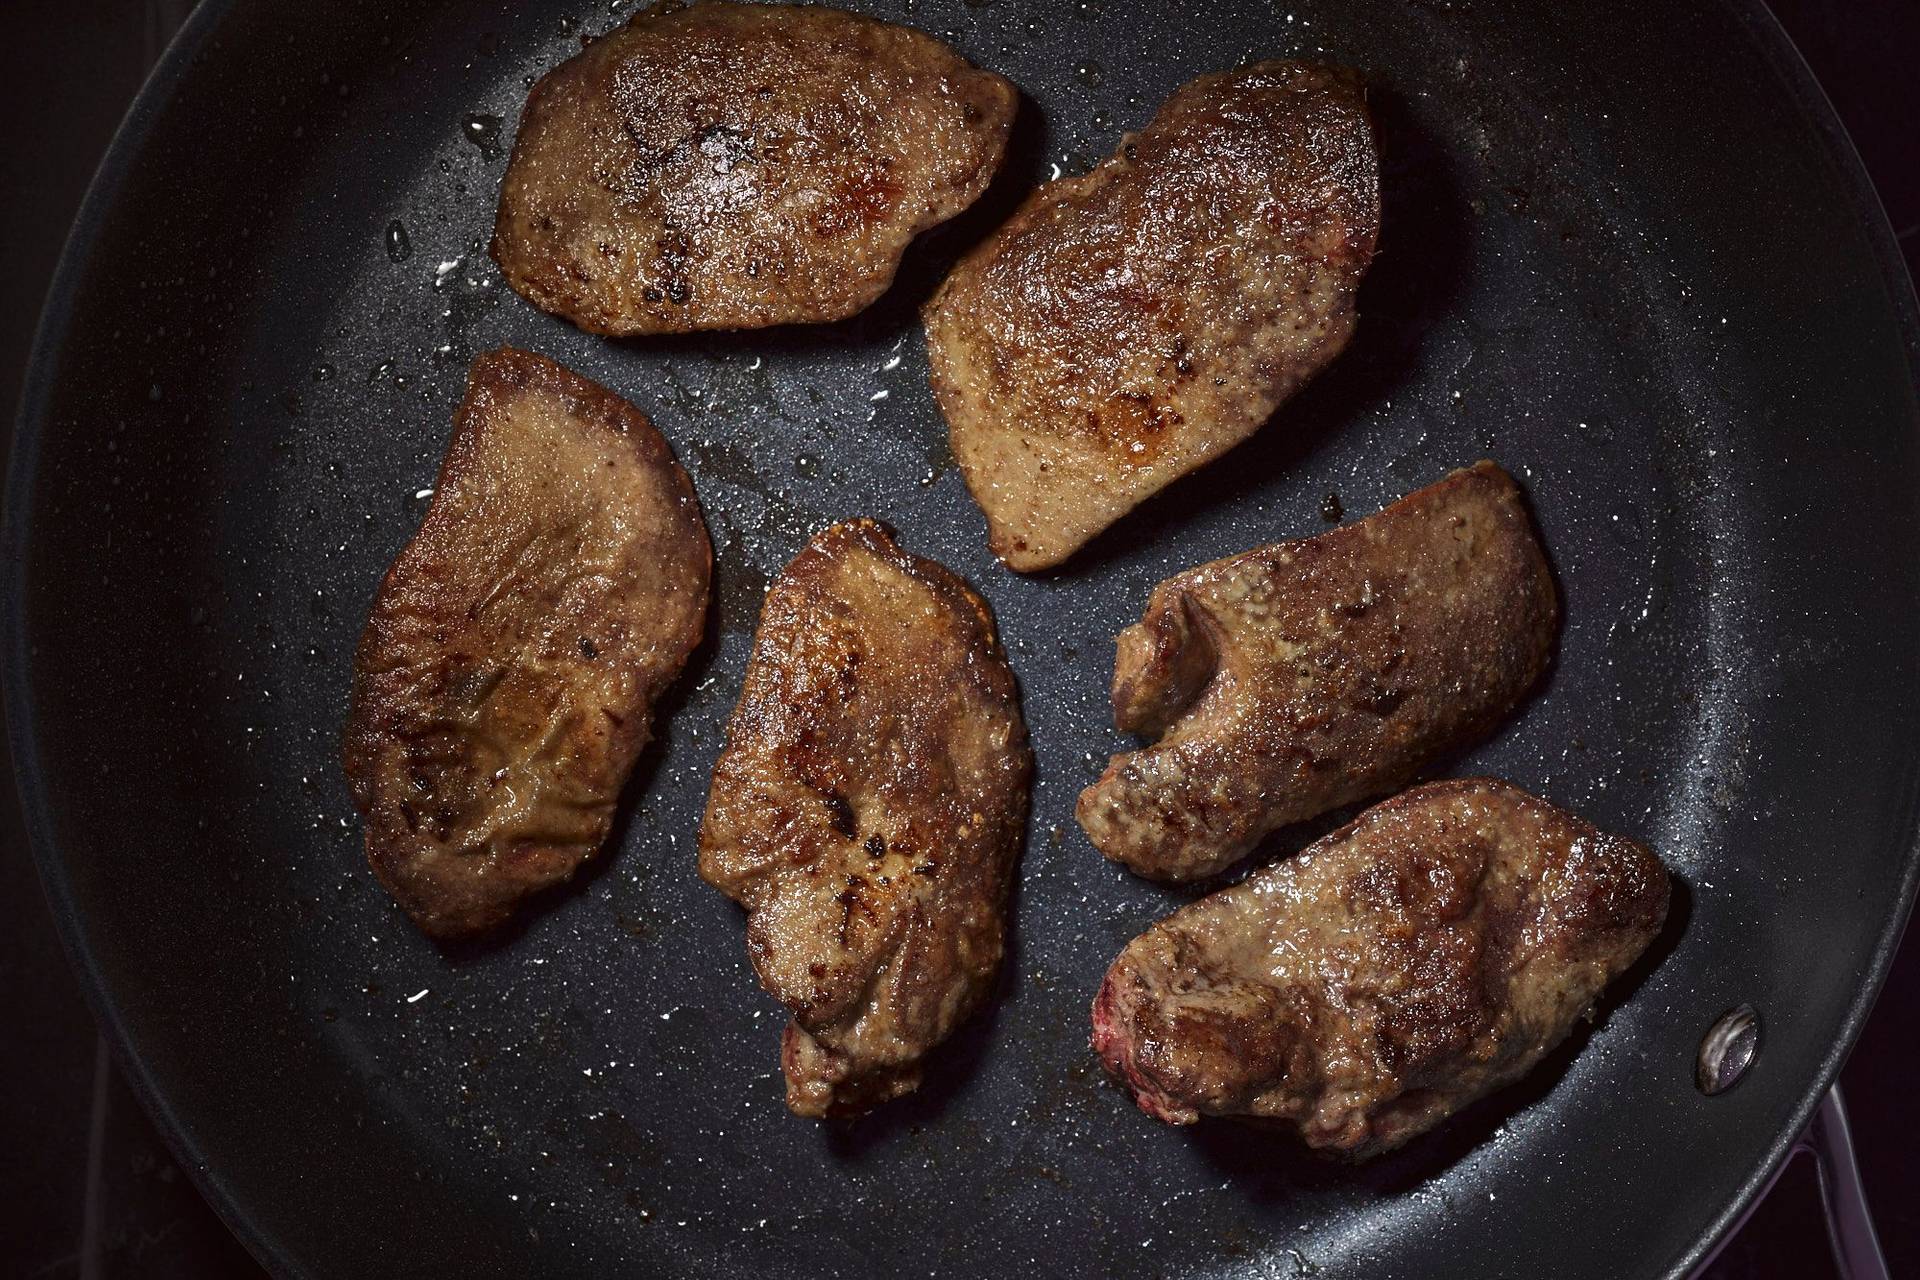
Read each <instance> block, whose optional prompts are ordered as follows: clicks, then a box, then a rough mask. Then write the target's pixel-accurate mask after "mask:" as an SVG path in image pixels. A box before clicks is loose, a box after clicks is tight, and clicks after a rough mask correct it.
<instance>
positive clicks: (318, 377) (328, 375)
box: [313, 364, 335, 382]
mask: <svg viewBox="0 0 1920 1280" xmlns="http://www.w3.org/2000/svg"><path fill="white" fill-rule="evenodd" d="M334 372H335V370H334V367H333V366H332V365H330V364H323V365H319V366H316V367H315V369H314V371H313V380H314V381H315V382H332V381H333V375H334Z"/></svg>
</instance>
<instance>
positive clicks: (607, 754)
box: [345, 349, 713, 937]
mask: <svg viewBox="0 0 1920 1280" xmlns="http://www.w3.org/2000/svg"><path fill="white" fill-rule="evenodd" d="M712 560H713V555H712V550H711V548H710V546H709V544H708V541H707V527H706V525H705V524H704V523H703V522H702V521H701V519H700V508H699V505H698V504H697V503H696V502H695V501H694V496H693V486H692V484H691V483H689V482H688V480H687V474H686V472H684V471H682V470H681V469H680V464H679V463H677V462H675V461H674V460H673V454H672V453H671V452H670V451H669V450H668V448H667V442H666V441H665V440H664V439H662V438H661V435H660V433H659V432H658V431H656V430H654V427H653V424H652V423H651V422H648V421H647V418H646V415H645V414H643V413H641V412H640V411H639V410H638V409H636V408H634V407H633V406H632V405H630V404H628V403H627V402H626V401H624V400H622V399H621V398H620V397H618V396H616V395H614V394H613V393H612V392H611V391H608V390H607V389H606V388H604V387H601V386H599V385H597V384H595V383H593V382H589V381H588V380H587V379H585V378H583V377H580V376H579V375H578V374H575V373H570V372H568V371H567V370H565V369H563V368H561V367H560V366H559V365H557V364H555V363H554V362H553V361H551V360H548V359H546V358H545V357H543V356H537V355H532V354H529V353H528V352H525V351H514V350H511V349H502V350H499V351H493V352H489V353H487V354H485V355H482V356H481V357H479V358H478V359H477V360H475V361H474V362H473V368H472V371H471V372H470V373H469V374H468V380H467V398H466V401H465V402H464V403H463V404H462V405H461V406H460V410H459V413H458V414H457V415H456V416H455V418H454V435H453V443H452V445H451V446H450V447H449V448H448V450H447V458H446V461H445V462H444V463H443V464H442V465H441V468H440V479H439V482H438V484H437V485H436V487H435V490H434V496H433V505H432V506H431V507H429V508H428V510H427V518H426V520H425V522H424V523H422V524H421V526H420V531H419V532H418V533H417V534H415V535H414V538H413V541H411V542H409V543H408V544H407V546H406V548H405V549H404V550H402V551H401V552H400V556H399V558H398V559H397V560H395V561H394V562H393V567H392V568H391V569H389V570H387V576H386V579H385V580H384V581H382V582H381V584H380V591H379V594H378V595H376V596H375V597H374V602H373V613H372V616H371V617H369V618H368V619H367V629H366V631H365V633H364V634H363V635H362V636H361V638H360V649H359V652H358V653H357V654H356V655H355V658H354V683H353V708H352V711H351V712H350V713H349V715H348V717H347V729H346V742H345V758H346V770H347V778H348V781H349V782H350V783H351V785H352V789H353V800H354V804H355V805H357V806H358V807H359V810H360V813H361V815H362V816H363V817H364V818H365V819H366V827H367V860H368V861H369V862H370V863H372V864H373V871H374V874H375V875H376V876H378V877H379V879H380V882H381V883H382V884H384V885H385V886H386V887H387V888H388V889H389V890H390V891H391V892H392V893H393V896H394V897H395V898H396V899H398V900H399V902H400V905H401V906H403V907H405V908H406V909H407V913H408V914H409V915H411V916H412V917H413V920H414V923H415V924H417V925H419V926H420V928H421V929H423V930H424V931H426V932H427V933H429V934H432V935H434V936H436V937H452V936H455V935H459V934H472V933H478V932H481V931H483V930H486V929H489V928H492V927H493V926H495V925H498V924H500V923H501V922H502V921H504V920H505V919H506V918H507V917H508V916H509V915H510V914H511V913H512V912H513V910H514V908H515V906H516V905H517V904H518V903H519V902H520V900H521V899H522V898H525V897H526V896H527V895H528V894H531V893H533V892H534V891H536V890H538V889H542V888H545V887H546V886H548V885H551V884H556V883H558V882H560V881H563V880H565V879H567V878H568V877H569V876H571V875H572V874H573V872H574V869H575V868H576V867H578V866H579V865H580V864H581V863H582V862H585V861H586V860H587V859H588V858H589V857H591V856H592V855H593V852H594V850H596V849H598V848H599V847H600V843H601V841H603V840H605V839H606V836H607V827H608V824H609V823H610V822H611V820H612V817H613V807H614V802H615V800H616V799H617V797H618V796H619V793H620V787H621V784H622V783H623V782H625V781H626V777H627V772H628V770H630V769H631V768H632V767H633V761H634V757H636V756H638V755H639V754H640V750H641V748H642V747H644V746H645V745H646V743H647V740H648V737H649V736H650V732H651V727H652V726H651V717H652V713H653V704H654V701H655V700H656V699H657V698H658V697H659V696H660V694H661V693H662V691H664V690H665V689H666V687H667V686H668V685H669V684H671V683H672V682H673V679H674V677H675V676H676V675H678V674H679V671H680V668H681V666H682V665H684V664H685V662H686V660H687V655H688V654H689V653H691V652H692V650H693V648H694V646H695V645H696V644H697V643H698V642H699V640H700V636H701V632H702V631H703V630H704V627H705V619H706V614H707V579H708V575H709V572H710V570H711V567H712Z"/></svg>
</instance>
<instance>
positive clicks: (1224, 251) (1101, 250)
mask: <svg viewBox="0 0 1920 1280" xmlns="http://www.w3.org/2000/svg"><path fill="white" fill-rule="evenodd" d="M1377 169H1378V165H1377V162H1376V160H1375V157H1374V148H1373V133H1372V128H1371V126H1370V124H1369V123H1368V120H1367V113H1366V106H1365V102H1364V98H1363V93H1362V89H1361V86H1360V81H1359V79H1358V78H1357V77H1356V76H1355V75H1354V74H1353V73H1352V72H1349V71H1344V70H1340V69H1337V68H1330V67H1316V66H1307V65H1303V64H1300V63H1291V62H1263V63H1259V64H1257V65H1255V66H1251V67H1244V68H1242V69H1240V70H1238V71H1224V72H1220V73H1218V74H1216V75H1210V76H1203V77H1201V78H1200V79H1198V80H1195V81H1194V82H1193V83H1191V84H1189V85H1187V86H1186V87H1185V88H1182V89H1181V90H1179V91H1178V92H1177V93H1175V94H1174V95H1173V97H1171V98H1170V99H1168V100H1167V103H1166V105H1165V106H1163V107H1162V108H1161V109H1160V113H1159V114H1158V115H1156V116H1155V117H1154V118H1153V122H1152V123H1151V124H1149V125H1148V126H1147V128H1146V131H1145V132H1144V133H1142V134H1140V135H1139V136H1138V137H1137V138H1131V139H1129V140H1128V141H1126V142H1125V143H1124V144H1123V145H1122V146H1121V148H1120V151H1119V153H1118V154H1116V155H1115V156H1114V157H1113V158H1112V159H1110V160H1108V161H1107V162H1106V163H1104V164H1102V165H1101V166H1100V167H1099V168H1097V169H1095V170H1094V171H1093V172H1092V173H1089V174H1087V175H1086V176H1084V177H1079V178H1065V179H1062V180H1060V181H1058V182H1053V183H1049V184H1048V185H1047V186H1044V187H1042V188H1041V189H1040V190H1038V191H1036V192H1035V193H1034V194H1033V196H1032V197H1031V198H1030V199H1028V200H1027V202H1026V203H1025V204H1024V205H1022V206H1021V208H1020V209H1019V210H1018V211H1017V212H1016V213H1015V214H1014V215H1013V217H1012V219H1011V220H1009V221H1008V223H1007V224H1006V226H1004V227H1002V228H1001V229H1000V231H999V232H998V233H997V234H996V235H995V236H994V237H993V238H992V239H990V240H988V241H987V242H986V243H985V244H983V245H981V246H980V247H979V248H978V249H977V250H975V251H974V252H973V253H972V254H970V255H969V256H968V257H967V258H965V259H964V260H962V261H961V263H960V264H959V265H958V266H957V267H955V268H954V271H953V274H952V275H951V276H950V277H948V279H947V282H946V284H945V285H944V286H942V288H941V290H940V292H939V293H938V294H937V295H935V297H934V298H933V300H932V301H931V302H930V303H928V305H927V308H926V325H927V350H928V356H929V358H930V360H931V362H932V366H933V388H934V393H935V395H936V396H937V398H938V399H939V401H940V408H941V410H942V412H944V413H945V414H946V417H947V425H948V427H949V429H950V431H951V433H952V439H953V455H954V457H955V458H956V459H958V461H959V463H960V466H961V469H962V470H963V471H964V472H965V473H966V477H967V485H968V487H969V488H971V489H972V490H973V496H974V499H975V500H976V501H978V502H979V504H980V506H981V507H982V509H984V510H985V511H986V513H987V530H988V535H989V540H990V542H991V544H992V546H993V551H994V554H995V555H997V556H999V557H1000V558H1001V559H1002V560H1003V561H1005V562H1006V563H1007V564H1008V565H1009V566H1011V567H1012V568H1015V569H1021V570H1030V569H1039V568H1044V567H1046V566H1047V565H1052V564H1058V563H1059V562H1060V561H1062V560H1064V559H1066V558H1067V557H1068V556H1069V555H1071V554H1073V552H1074V550H1075V549H1076V548H1078V547H1079V546H1081V545H1082V544H1083V543H1085V542H1086V541H1087V540H1088V539H1090V538H1092V537H1093V536H1094V535H1095V534H1096V533H1098V532H1100V530H1102V529H1104V528H1106V527H1107V526H1108V525H1110V524H1112V523H1113V522H1114V521H1115V520H1118V519H1119V518H1120V517H1121V516H1122V515H1124V514H1125V513H1126V512H1127V511H1128V510H1129V509H1131V508H1132V507H1133V506H1134V505H1135V504H1136V503H1138V502H1140V501H1141V500H1142V499H1144V498H1146V497H1147V496H1148V495H1149V494H1152V493H1154V492H1156V491H1158V490H1159V489H1161V488H1163V487H1165V486H1166V485H1167V484H1169V483H1171V482H1172V481H1173V480H1175V479H1177V478H1178V477H1180V476H1182V475H1185V474H1186V473H1187V472H1189V471H1192V470H1193V469H1194V468H1195V467H1198V466H1199V465H1200V464H1202V463H1204V462H1206V461H1207V460H1208V459H1209V458H1212V457H1215V456H1216V455H1218V454H1221V453H1223V452H1225V451H1226V450H1227V449H1229V448H1231V447H1233V446H1234V445H1235V444H1238V443H1239V442H1240V441H1242V440H1244V439H1246V438H1247V437H1248V436H1250V435H1252V434H1253V433H1254V431H1255V430H1257V429H1258V428H1259V427H1260V424H1261V423H1263V422H1265V421H1266V420H1267V418H1268V416H1269V415H1271V414H1272V413H1273V411H1274V410H1275V409H1276V408H1278V407H1279V405H1280V403H1281V402H1282V401H1283V400H1285V399H1286V398H1287V397H1288V396H1290V395H1292V394H1293V393H1294V391H1295V390H1297V389H1298V388H1299V387H1300V385H1301V384H1302V383H1304V382H1306V381H1307V379H1309V378H1311V377H1312V376H1313V375H1314V374H1315V373H1316V372H1318V371H1319V369H1320V368H1321V366H1323V365H1325V364H1326V363H1327V362H1328V361H1329V360H1331V359H1333V357H1334V356H1336V355H1338V354H1339V352H1340V350H1341V349H1342V348H1343V347H1345V346H1346V344H1347V337H1348V335H1349V334H1350V333H1351V332H1352V331H1353V295H1354V290H1355V289H1356V288H1357V287H1358V286H1359V284H1360V276H1361V273H1362V272H1364V271H1365V270H1366V269H1367V263H1368V262H1369V260H1371V258H1372V257H1373V244H1374V237H1375V236H1376V234H1377V233H1378V231H1379V226H1380V210H1379V190H1378V188H1379V175H1378V172H1377Z"/></svg>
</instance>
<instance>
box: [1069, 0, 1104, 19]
mask: <svg viewBox="0 0 1920 1280" xmlns="http://www.w3.org/2000/svg"><path fill="white" fill-rule="evenodd" d="M1106 11H1107V7H1106V6H1105V5H1104V4H1101V3H1100V0H1079V3H1077V4H1075V5H1074V6H1073V16H1074V17H1076V18H1086V19H1088V20H1089V21H1091V20H1092V19H1094V18H1098V17H1100V16H1101V15H1103V14H1104V13H1106Z"/></svg>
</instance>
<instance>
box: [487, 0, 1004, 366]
mask: <svg viewBox="0 0 1920 1280" xmlns="http://www.w3.org/2000/svg"><path fill="white" fill-rule="evenodd" d="M1019 96H1020V95H1019V91H1018V90H1016V89H1015V88H1014V87H1013V86H1012V85H1011V84H1009V83H1008V82H1007V81H1005V80H1003V79H1001V78H1000V77H999V76H997V75H994V74H992V73H991V72H986V71H980V70H978V69H976V68H974V67H972V66H969V65H968V64H967V63H966V62H965V61H964V60H963V59H962V58H961V57H960V56H959V55H958V54H956V53H955V52H954V51H953V50H951V49H949V48H948V47H947V46H946V45H944V44H941V43H940V42H939V41H938V40H935V39H933V38H932V37H931V36H926V35H922V34H921V33H920V32H918V31H909V30H907V29H906V28H904V27H896V26H892V25H890V24H888V23H884V22H876V21H874V20H872V19H870V18H860V17H855V16H853V15H852V14H847V13H842V12H840V11H839V10H837V9H827V8H820V7H816V6H808V7H804V8H798V7H793V6H788V5H759V4H727V3H722V2H721V0H703V2H702V3H699V4H696V5H694V6H693V7H691V8H684V9H676V10H671V11H662V10H661V9H658V8H655V9H648V10H645V11H643V12H641V13H640V14H639V15H638V16H636V17H635V18H634V19H633V21H632V22H629V23H628V24H627V25H626V26H625V27H622V28H621V29H620V30H619V31H616V32H614V33H612V34H610V35H607V36H603V37H602V38H601V39H599V40H596V41H594V42H593V44H591V45H590V46H588V47H587V48H586V49H585V50H584V51H583V52H581V53H580V54H579V55H578V56H577V57H574V58H572V59H570V60H569V61H567V62H565V63H563V64H561V65H560V66H559V67H557V68H556V69H554V70H553V71H552V72H550V73H549V74H548V75H547V76H546V77H545V78H544V79H543V80H541V81H540V83H539V84H538V85H536V86H534V90H533V96H532V97H531V98H529V99H528V100H527V107H526V112H525V114H524V116H523V117H522V120H521V124H520V134H519V137H518V139H517V140H516V141H515V143H514V147H513V159H512V161H511V163H510V164H509V165H508V167H507V175H506V179H505V181H504V182H503V183H502V185H501V189H500V210H499V215H498V218H497V220H496V221H495V223H494V233H493V256H494V258H495V259H496V260H498V262H499V263H500V267H501V270H502V271H503V272H504V273H505V274H506V278H507V280H508V282H509V283H510V284H512V285H513V287H514V288H515V289H517V290H519V291H520V293H521V294H522V295H523V296H524V297H525V298H526V299H527V300H528V301H530V302H532V303H533V304H534V305H536V306H538V307H542V308H544V309H546V310H548V311H551V312H553V313H555V314H556V315H561V316H565V317H566V318H567V319H569V320H571V321H573V322H574V323H575V324H577V325H579V326H580V327H581V328H583V329H591V330H593V331H595V332H597V333H614V334H635V333H681V332H685V331H687V330H691V329H749V328H758V327H760V326H763V325H774V324H792V323H799V322H809V321H824V320H838V319H841V318H842V317H845V316H850V315H853V314H854V313H855V312H857V311H860V310H861V309H863V308H864V307H866V306H867V305H868V304H869V303H871V302H872V301H873V300H874V299H876V298H878V297H879V296H880V295H881V294H882V293H884V292H886V288H887V285H888V284H889V283H891V282H892V280H893V273H894V270H895V268H896V267H898V266H899V263H900V256H901V254H902V253H903V252H904V251H905V250H906V247H907V242H908V241H910V240H912V239H913V237H914V236H916V235H918V234H919V233H920V232H922V231H925V230H927V229H928V228H929V227H933V226H936V225H938V224H939V223H942V222H945V221H946V220H947V219H949V218H951V217H953V216H954V215H955V214H957V213H959V212H960V211H961V210H962V209H965V208H966V207H967V206H968V205H970V204H972V203H973V202H974V200H976V199H977V198H978V197H979V195H980V193H981V192H982V191H984V190H986V187H987V183H988V182H989V180H991V179H992V177H993V174H994V171H995V170H996V169H998V168H999V166H1000V160H1001V156H1002V154H1003V153H1004V152H1005V150H1006V141H1007V130H1008V128H1009V127H1010V125H1011V124H1012V122H1013V116H1014V111H1015V109H1016V108H1017V106H1018V105H1019Z"/></svg>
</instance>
